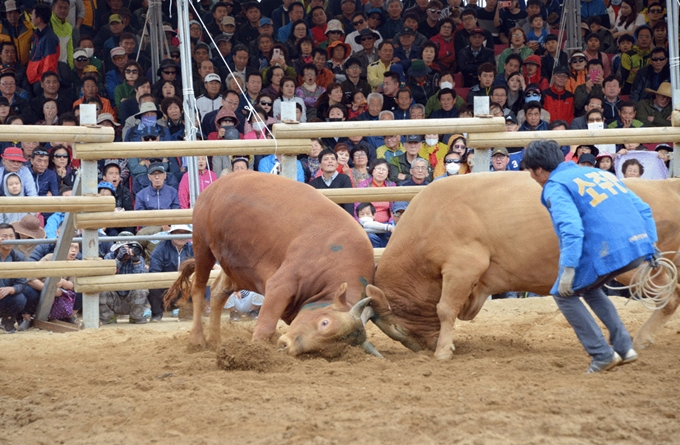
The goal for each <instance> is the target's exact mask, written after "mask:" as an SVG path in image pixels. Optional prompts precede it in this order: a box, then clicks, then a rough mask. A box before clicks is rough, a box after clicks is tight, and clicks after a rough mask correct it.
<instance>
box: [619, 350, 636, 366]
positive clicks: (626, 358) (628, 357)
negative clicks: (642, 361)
mask: <svg viewBox="0 0 680 445" xmlns="http://www.w3.org/2000/svg"><path fill="white" fill-rule="evenodd" d="M637 359H638V353H637V352H635V349H633V348H630V349H629V350H628V352H626V353H625V354H623V355H622V356H621V363H619V365H627V364H628V363H633V362H634V361H636V360H637Z"/></svg>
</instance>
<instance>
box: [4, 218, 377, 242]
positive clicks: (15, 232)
mask: <svg viewBox="0 0 680 445" xmlns="http://www.w3.org/2000/svg"><path fill="white" fill-rule="evenodd" d="M374 213H375V212H374ZM4 229H12V232H14V238H18V236H17V231H16V230H14V226H13V225H11V224H9V223H0V230H4Z"/></svg>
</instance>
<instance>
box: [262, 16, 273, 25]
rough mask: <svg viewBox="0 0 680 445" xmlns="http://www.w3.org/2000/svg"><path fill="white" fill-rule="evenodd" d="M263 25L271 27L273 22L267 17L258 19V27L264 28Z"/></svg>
mask: <svg viewBox="0 0 680 445" xmlns="http://www.w3.org/2000/svg"><path fill="white" fill-rule="evenodd" d="M265 25H272V26H273V25H274V22H273V21H272V19H270V18H269V17H262V18H261V19H260V26H265Z"/></svg>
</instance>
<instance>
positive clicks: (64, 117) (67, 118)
mask: <svg viewBox="0 0 680 445" xmlns="http://www.w3.org/2000/svg"><path fill="white" fill-rule="evenodd" d="M64 122H75V124H76V125H78V118H77V117H76V115H75V114H73V113H62V114H61V115H60V116H59V121H58V123H59V125H64ZM52 150H54V147H53V148H52Z"/></svg>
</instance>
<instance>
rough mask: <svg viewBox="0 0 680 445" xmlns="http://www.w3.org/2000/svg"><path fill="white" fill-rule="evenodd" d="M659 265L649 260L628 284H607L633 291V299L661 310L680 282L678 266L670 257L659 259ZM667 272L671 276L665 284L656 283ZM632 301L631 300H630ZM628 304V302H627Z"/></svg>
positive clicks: (611, 287)
mask: <svg viewBox="0 0 680 445" xmlns="http://www.w3.org/2000/svg"><path fill="white" fill-rule="evenodd" d="M676 253H677V252H662V255H666V254H676ZM658 263H659V266H658V267H656V268H654V267H652V266H651V265H650V264H649V262H648V261H645V262H644V263H643V264H642V266H640V267H638V268H637V270H636V271H635V273H634V274H633V277H632V278H631V280H630V284H629V285H628V286H617V287H615V286H607V285H606V284H605V286H606V287H607V288H608V289H612V290H624V289H628V290H629V291H630V293H631V298H630V299H631V300H635V301H639V302H640V303H642V305H643V306H644V307H646V308H647V309H650V310H659V309H663V308H664V307H666V305H667V304H668V302H669V301H670V299H671V296H672V295H673V294H674V293H675V286H676V284H677V282H678V268H677V267H676V266H675V263H673V262H672V261H671V260H669V259H668V258H665V257H662V258H659V260H658ZM664 272H665V273H666V274H667V275H668V277H669V279H668V281H667V282H666V283H664V284H656V283H654V279H656V278H658V277H660V276H661V274H662V273H664ZM628 301H630V300H628ZM626 304H628V302H626Z"/></svg>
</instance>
